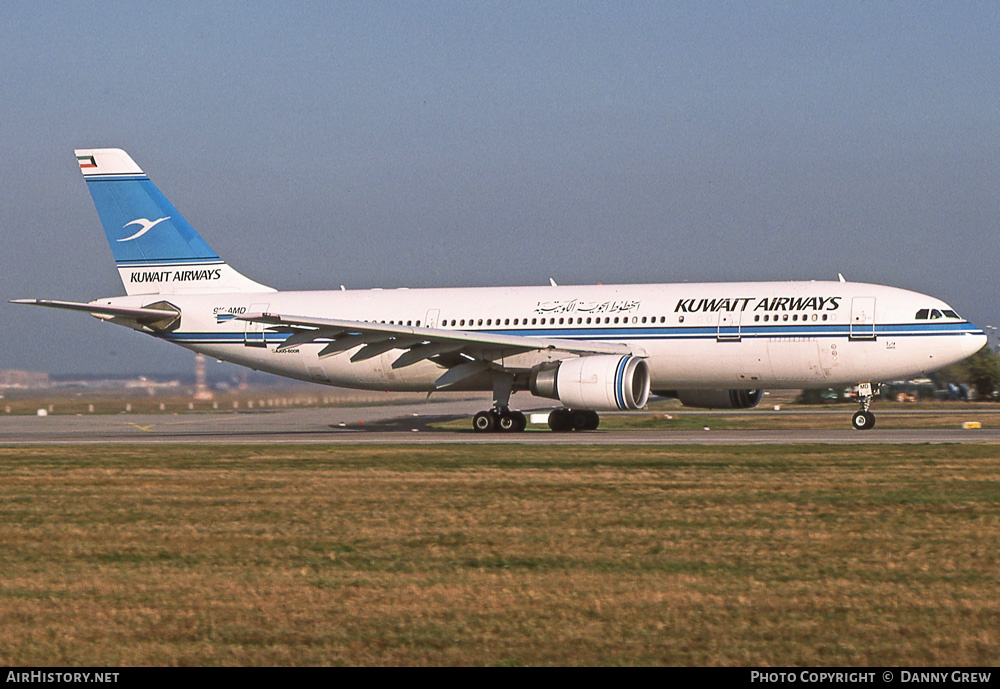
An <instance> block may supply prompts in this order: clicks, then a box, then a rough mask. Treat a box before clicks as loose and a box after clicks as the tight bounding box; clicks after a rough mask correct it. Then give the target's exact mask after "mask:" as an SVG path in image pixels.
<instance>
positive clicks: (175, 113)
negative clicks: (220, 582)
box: [0, 0, 1000, 373]
mask: <svg viewBox="0 0 1000 689" xmlns="http://www.w3.org/2000/svg"><path fill="white" fill-rule="evenodd" d="M998 8H1000V6H998V5H997V4H996V3H987V2H983V3H975V2H962V3H931V2H914V3H881V2H859V3H851V2H843V3H813V2H791V3H782V2H757V3H712V2H684V3H681V2H676V3H674V2H658V3H647V2H614V3H608V2H601V3H586V2H573V3H570V2H502V3H491V2H429V3H421V2H400V3H394V2H357V3H353V2H352V3H297V2H281V3H226V2H215V3H201V2H164V3H141V4H140V3H124V2H110V3H109V2H100V3H97V2H93V3H91V2H79V3H72V4H70V3H52V4H49V3H38V2H30V3H29V2H16V1H11V0H7V1H5V2H4V3H3V6H2V16H3V20H4V27H5V29H4V41H3V42H2V43H0V68H2V73H3V75H4V78H3V79H2V80H0V99H2V100H0V102H2V103H3V117H2V118H0V153H2V154H3V160H4V161H5V165H4V166H3V173H2V178H0V179H2V184H0V227H2V232H0V298H2V299H3V300H4V301H6V300H7V299H11V298H18V297H47V298H65V299H75V300H89V299H93V298H96V297H99V296H111V295H116V294H120V293H122V288H121V284H120V282H119V281H118V279H117V274H116V272H115V270H114V266H113V263H112V260H111V254H110V251H109V250H108V248H107V244H106V242H105V240H104V236H103V233H102V231H101V228H100V224H99V222H98V219H97V215H96V212H95V211H94V209H93V205H92V203H91V200H90V197H89V194H88V193H87V190H86V188H85V185H84V183H83V180H82V178H81V177H80V173H79V170H78V168H77V167H76V164H75V163H74V160H73V154H72V150H73V148H77V147H104V146H108V147H120V148H124V149H126V150H127V151H129V153H130V154H131V155H132V156H133V157H134V158H135V159H136V161H137V162H138V163H139V164H140V165H141V166H142V167H143V168H144V169H145V170H146V171H147V172H148V173H149V174H150V176H151V177H152V179H153V181H154V182H156V184H157V185H158V186H159V187H160V189H161V190H162V191H163V192H164V193H165V194H166V195H167V196H168V197H169V198H170V199H171V201H173V203H174V204H175V205H176V206H177V207H178V208H179V209H180V210H181V211H182V212H183V213H184V215H185V216H186V218H187V219H188V220H189V221H190V222H191V223H192V224H193V225H194V226H195V227H196V228H197V229H198V230H199V232H200V233H201V234H202V236H204V237H205V239H206V240H207V241H208V242H209V243H210V244H211V245H212V247H213V248H215V249H216V250H217V251H218V252H219V253H220V255H222V256H223V257H224V258H226V259H227V260H228V261H229V262H230V263H231V264H233V265H234V266H235V267H236V268H237V269H238V270H240V271H242V272H244V273H246V274H247V275H249V276H250V277H252V278H254V279H256V280H259V281H261V282H263V283H265V284H271V285H274V286H276V287H278V288H284V289H291V288H299V289H311V288H325V287H334V288H335V287H337V286H338V285H340V284H345V285H347V286H348V287H353V288H363V287H378V286H384V287H393V286H410V287H422V286H463V285H493V284H547V282H548V278H549V277H553V278H555V279H556V280H557V281H558V282H560V283H562V284H568V283H573V282H580V283H593V282H604V283H609V282H673V281H685V280H687V281H696V280H710V281H715V280H773V279H829V278H834V279H835V278H836V275H837V273H838V272H842V273H844V275H845V276H847V277H848V279H851V280H858V281H870V282H879V283H885V284H892V285H896V286H900V287H906V288H910V289H915V290H918V291H922V292H927V293H930V294H933V295H935V296H938V297H941V298H942V299H945V300H946V301H949V302H951V303H952V305H953V306H954V307H955V308H956V309H957V310H958V311H959V312H960V313H962V314H964V315H967V316H968V317H970V318H971V319H972V320H974V321H975V322H977V323H978V324H979V325H987V324H991V325H992V324H997V325H1000V315H998V314H997V309H996V307H995V300H994V298H993V292H994V288H993V283H994V281H995V277H996V272H997V265H998V260H997V259H998V258H1000V249H997V248H996V246H997V244H996V241H995V238H996V236H997V229H998V224H1000V201H998V179H1000V177H998V169H1000V97H998V96H1000V93H998V91H1000V51H998V50H997V49H996V32H997V28H998V26H1000V9H998ZM0 323H2V327H0V339H2V341H0V368H24V369H33V370H48V371H52V372H56V373H69V372H97V373H104V372H106V373H115V372H129V373H131V372H144V371H187V370H189V369H190V368H191V356H192V355H191V354H190V353H188V352H185V351H184V350H180V349H177V348H172V347H170V346H169V345H166V344H164V343H159V342H156V341H154V340H152V339H150V338H147V337H143V336H140V335H138V334H136V333H132V332H129V331H126V330H123V329H121V328H116V327H113V326H109V325H106V324H102V323H99V322H97V321H96V320H94V319H91V318H89V317H85V316H83V315H81V314H72V313H60V312H49V311H47V310H39V309H30V308H28V307H23V306H16V305H9V304H6V303H4V304H3V305H2V306H0ZM150 362H152V363H150Z"/></svg>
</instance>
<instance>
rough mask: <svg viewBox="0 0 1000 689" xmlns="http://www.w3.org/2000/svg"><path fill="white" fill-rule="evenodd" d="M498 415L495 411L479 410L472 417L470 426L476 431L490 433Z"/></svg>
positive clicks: (496, 423)
mask: <svg viewBox="0 0 1000 689" xmlns="http://www.w3.org/2000/svg"><path fill="white" fill-rule="evenodd" d="M498 421H499V415H498V414H497V413H496V412H495V411H492V410H491V411H481V412H479V413H478V414H476V415H475V416H473V417H472V428H473V429H474V430H475V431H476V432H477V433H492V432H493V431H494V430H496V428H497V425H498Z"/></svg>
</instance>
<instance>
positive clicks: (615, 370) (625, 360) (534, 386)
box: [528, 354, 650, 411]
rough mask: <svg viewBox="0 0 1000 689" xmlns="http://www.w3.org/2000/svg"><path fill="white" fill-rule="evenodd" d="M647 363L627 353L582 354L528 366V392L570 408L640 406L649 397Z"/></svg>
mask: <svg viewBox="0 0 1000 689" xmlns="http://www.w3.org/2000/svg"><path fill="white" fill-rule="evenodd" d="M649 380H650V379H649V364H647V363H646V360H645V359H641V358H638V357H634V356H632V355H631V354H627V355H625V356H618V355H596V356H582V357H579V358H576V359H565V360H563V361H560V362H559V363H557V364H555V365H552V364H543V365H542V366H536V367H535V368H533V369H532V370H531V376H530V379H529V386H528V389H529V390H530V391H531V394H533V395H538V396H539V397H548V398H549V399H556V400H559V401H560V402H562V403H563V404H564V405H565V406H566V407H568V408H570V409H589V410H592V411H617V410H620V409H621V410H626V409H642V408H643V407H645V406H646V400H647V399H649Z"/></svg>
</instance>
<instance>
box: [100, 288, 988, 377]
mask: <svg viewBox="0 0 1000 689" xmlns="http://www.w3.org/2000/svg"><path fill="white" fill-rule="evenodd" d="M163 299H166V300H168V301H169V302H170V303H172V304H174V305H175V306H177V307H178V308H179V309H180V311H181V313H182V317H181V319H180V322H179V324H178V326H177V327H176V328H175V329H173V330H172V331H171V332H167V333H159V334H157V336H158V337H161V338H162V339H165V340H168V341H170V342H174V343H176V344H180V345H182V346H185V347H188V348H190V349H192V350H195V351H198V352H203V353H205V354H207V355H210V356H213V357H215V358H218V359H222V360H225V361H231V362H234V363H237V364H241V365H245V366H250V367H252V368H254V369H259V370H262V371H269V372H271V373H275V374H278V375H282V376H288V377H292V378H299V379H302V380H310V381H314V382H317V383H322V384H329V385H338V386H344V387H351V388H362V389H377V390H397V391H426V390H433V389H435V386H434V384H435V381H436V380H437V379H438V378H439V377H440V376H441V374H442V371H443V368H442V367H441V366H440V365H439V364H437V363H435V362H434V361H431V360H423V361H420V362H418V363H415V364H413V365H410V366H404V367H400V368H393V367H392V363H393V362H394V361H395V360H396V359H397V358H398V357H399V356H400V351H399V350H389V351H386V352H385V353H383V354H381V355H379V356H375V357H373V358H371V359H367V360H364V361H357V362H352V361H351V356H352V354H353V353H354V352H356V351H357V349H358V348H357V347H356V348H353V349H350V350H347V351H343V352H339V353H336V354H333V355H330V356H326V357H322V358H321V357H319V356H318V354H319V352H320V350H321V349H322V348H323V344H322V343H321V342H311V343H308V344H303V345H300V346H295V347H290V348H288V349H286V350H283V351H282V350H279V349H278V345H280V344H281V343H282V342H283V341H284V340H285V338H286V337H287V336H288V334H287V333H286V332H273V331H269V330H268V329H267V328H266V327H265V326H263V325H261V324H259V323H249V322H246V321H241V320H238V318H237V317H238V316H241V315H247V314H253V313H280V314H284V315H299V316H309V317H313V318H337V319H346V320H356V321H367V322H378V323H383V322H384V323H392V324H396V325H400V324H402V325H412V326H420V327H425V328H440V329H444V330H454V331H463V332H488V333H500V334H510V335H520V336H525V337H548V338H562V339H571V340H595V341H602V342H609V343H624V344H626V345H627V346H628V347H629V348H630V349H631V350H632V351H633V352H634V353H635V354H636V355H638V356H643V357H645V358H646V361H647V363H648V365H649V371H650V376H651V388H652V390H653V391H654V392H655V391H663V390H678V389H726V388H729V389H759V388H772V389H774V388H823V387H829V386H839V385H852V384H857V383H859V382H867V381H873V382H875V381H878V382H882V381H889V380H896V379H901V378H909V377H915V376H921V375H924V374H927V373H929V372H931V371H934V370H937V369H939V368H942V367H944V366H947V365H948V364H951V363H953V362H955V361H958V360H960V359H962V358H964V357H966V356H968V355H970V354H972V353H974V352H975V351H977V350H978V349H980V348H981V347H982V346H983V344H984V343H985V335H984V334H983V332H982V330H980V329H979V328H977V327H976V326H974V325H972V324H971V323H969V322H968V321H966V320H964V319H962V318H960V317H958V316H957V315H955V316H954V317H950V316H946V315H944V313H945V312H948V313H954V312H953V311H951V310H950V307H949V306H948V305H947V304H945V303H944V302H942V301H940V300H939V299H935V298H934V297H929V296H926V295H923V294H919V293H916V292H911V291H907V290H902V289H897V288H893V287H885V286H880V285H872V284H864V283H852V282H756V283H700V284H698V283H690V284H688V283H684V284H636V285H589V286H559V287H556V286H551V287H499V288H456V289H390V290H379V289H372V290H347V291H344V290H340V291H309V292H306V291H302V292H265V293H249V294H246V293H243V294H214V295H204V294H191V295H186V294H171V295H169V296H167V295H148V296H130V297H116V298H113V299H104V300H99V302H100V303H107V304H115V305H127V306H146V305H149V304H151V303H153V302H157V301H161V300H163ZM921 313H923V314H924V315H923V317H921V318H918V315H920V314H921ZM935 313H936V314H937V316H936V317H932V315H933V314H935ZM359 347H360V345H359ZM559 358H566V354H565V353H561V354H560V353H556V352H550V351H547V350H542V351H533V352H528V353H524V354H518V355H516V356H514V357H511V358H507V359H504V360H503V361H500V362H497V363H499V364H501V365H502V366H503V367H504V368H505V369H507V370H511V369H525V370H526V369H530V368H531V367H532V366H535V365H537V364H540V363H543V362H545V361H549V360H556V359H559ZM490 385H491V383H490V378H489V377H487V376H483V377H480V378H472V379H469V380H466V381H464V382H463V383H462V385H461V386H460V387H459V389H481V390H489V389H490Z"/></svg>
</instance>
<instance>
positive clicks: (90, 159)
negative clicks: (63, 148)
mask: <svg viewBox="0 0 1000 689" xmlns="http://www.w3.org/2000/svg"><path fill="white" fill-rule="evenodd" d="M76 159H77V160H78V161H79V162H80V169H81V170H83V169H86V168H91V167H97V161H95V160H94V156H77V157H76Z"/></svg>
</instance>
